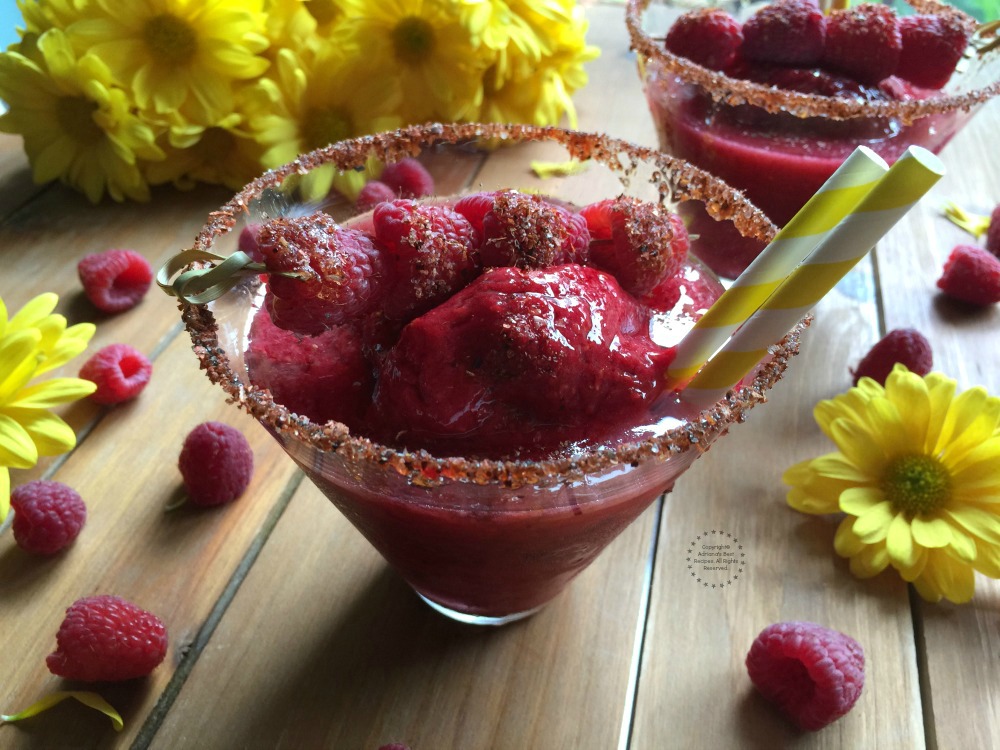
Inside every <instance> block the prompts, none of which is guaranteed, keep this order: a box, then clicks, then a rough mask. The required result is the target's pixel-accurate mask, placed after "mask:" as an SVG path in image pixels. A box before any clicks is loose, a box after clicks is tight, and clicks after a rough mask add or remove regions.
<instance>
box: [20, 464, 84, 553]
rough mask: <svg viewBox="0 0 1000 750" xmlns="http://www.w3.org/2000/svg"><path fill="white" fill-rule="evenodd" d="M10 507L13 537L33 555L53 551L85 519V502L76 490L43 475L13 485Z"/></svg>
mask: <svg viewBox="0 0 1000 750" xmlns="http://www.w3.org/2000/svg"><path fill="white" fill-rule="evenodd" d="M10 507H11V508H13V509H14V523H13V529H14V541H16V542H17V545H18V546H19V547H20V548H21V549H23V550H25V551H27V552H31V553H33V554H36V555H54V554H55V553H56V552H59V551H61V550H62V549H64V548H65V547H67V546H68V545H69V544H71V543H72V542H73V540H74V539H76V537H77V535H79V533H80V529H82V528H83V524H84V522H85V521H86V520H87V506H86V505H84V504H83V500H81V499H80V496H79V495H78V494H77V492H76V490H74V489H73V488H71V487H68V486H66V485H65V484H62V483H61V482H53V481H49V480H45V479H38V480H35V481H33V482H27V483H25V484H22V485H20V486H18V487H15V488H14V491H13V492H11V493H10Z"/></svg>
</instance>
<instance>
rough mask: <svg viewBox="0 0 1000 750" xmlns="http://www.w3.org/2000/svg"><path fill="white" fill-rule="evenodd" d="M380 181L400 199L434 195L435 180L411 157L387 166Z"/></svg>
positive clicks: (380, 176)
mask: <svg viewBox="0 0 1000 750" xmlns="http://www.w3.org/2000/svg"><path fill="white" fill-rule="evenodd" d="M379 180H381V181H382V182H384V183H385V184H386V185H388V186H389V188H390V189H391V190H392V191H393V192H394V193H395V194H396V195H397V196H399V197H400V198H423V197H424V196H427V195H434V178H433V177H431V174H430V172H428V171H427V168H426V167H424V165H423V164H421V163H420V162H419V161H417V160H416V159H413V158H411V157H407V158H405V159H401V160H399V161H397V162H393V163H391V164H386V165H385V169H383V170H382V174H381V175H379Z"/></svg>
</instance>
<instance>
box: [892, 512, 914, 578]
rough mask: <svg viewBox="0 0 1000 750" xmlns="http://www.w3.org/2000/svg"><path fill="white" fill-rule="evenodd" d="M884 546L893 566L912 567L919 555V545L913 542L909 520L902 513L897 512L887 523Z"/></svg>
mask: <svg viewBox="0 0 1000 750" xmlns="http://www.w3.org/2000/svg"><path fill="white" fill-rule="evenodd" d="M885 548H886V550H888V552H889V559H890V560H891V561H892V566H893V567H894V568H897V569H898V568H912V567H913V566H914V565H915V564H916V562H917V558H918V557H919V555H920V547H919V546H918V545H915V544H914V543H913V535H912V534H911V533H910V522H909V521H907V520H906V516H905V515H904V514H903V513H897V514H896V517H895V518H893V519H892V522H891V523H890V524H889V529H888V532H887V533H886V536H885Z"/></svg>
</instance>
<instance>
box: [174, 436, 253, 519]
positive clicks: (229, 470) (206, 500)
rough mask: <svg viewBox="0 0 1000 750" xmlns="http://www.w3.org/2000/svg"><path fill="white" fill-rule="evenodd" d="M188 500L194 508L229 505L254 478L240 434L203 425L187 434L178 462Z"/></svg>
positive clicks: (249, 455) (247, 445)
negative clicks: (196, 506) (195, 506)
mask: <svg viewBox="0 0 1000 750" xmlns="http://www.w3.org/2000/svg"><path fill="white" fill-rule="evenodd" d="M177 466H178V468H179V469H180V472H181V477H182V478H183V480H184V487H185V489H186V490H187V494H188V500H190V501H191V502H192V503H194V504H195V505H222V504H223V503H228V502H232V501H233V500H235V499H236V498H238V497H239V496H240V495H242V494H243V491H244V490H245V489H246V488H247V485H248V484H250V479H251V478H252V477H253V450H252V449H251V448H250V443H249V442H248V441H247V439H246V438H245V437H244V436H243V433H242V432H240V431H239V430H237V429H236V428H235V427H230V426H229V425H227V424H223V423H221V422H202V423H201V424H200V425H198V426H197V427H195V428H194V429H193V430H191V432H190V433H188V436H187V437H186V438H185V439H184V445H183V446H182V448H181V453H180V457H179V459H178V461H177Z"/></svg>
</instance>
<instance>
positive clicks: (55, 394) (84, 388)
mask: <svg viewBox="0 0 1000 750" xmlns="http://www.w3.org/2000/svg"><path fill="white" fill-rule="evenodd" d="M95 390H97V385H96V384H95V383H92V382H91V381H89V380H83V379H82V378H52V379H51V380H43V381H42V382H41V383H35V384H34V385H31V386H28V387H27V388H25V389H24V390H22V391H21V392H20V393H18V394H17V399H15V400H12V401H11V402H10V406H12V407H20V408H23V409H50V408H52V407H53V406H58V405H59V404H65V403H68V402H69V401H76V400H77V399H80V398H83V397H84V396H89V395H90V394H91V393H93V392H94V391H95Z"/></svg>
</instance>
